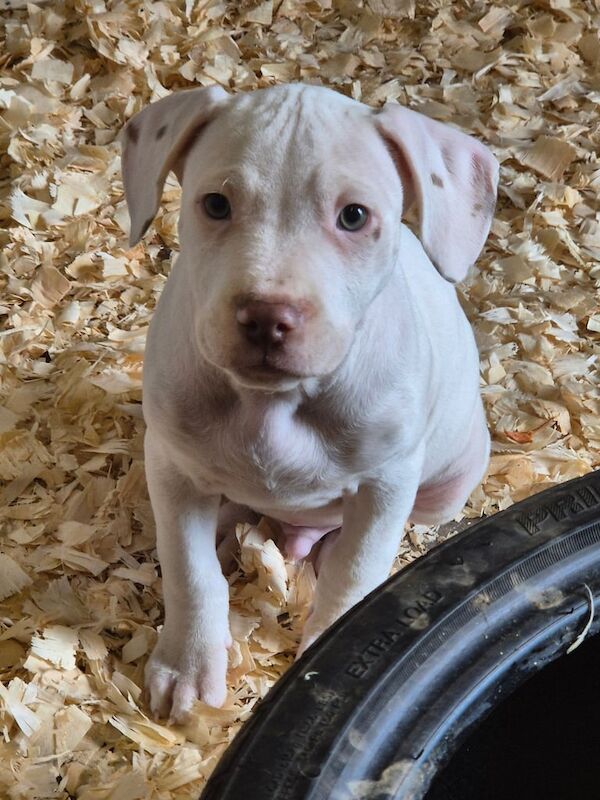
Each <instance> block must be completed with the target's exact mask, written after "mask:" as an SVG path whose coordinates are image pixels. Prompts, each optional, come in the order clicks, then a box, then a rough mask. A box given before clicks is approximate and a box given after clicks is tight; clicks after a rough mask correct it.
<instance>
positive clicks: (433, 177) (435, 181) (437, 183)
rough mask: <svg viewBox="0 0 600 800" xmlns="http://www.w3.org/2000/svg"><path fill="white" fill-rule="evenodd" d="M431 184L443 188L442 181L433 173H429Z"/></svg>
mask: <svg viewBox="0 0 600 800" xmlns="http://www.w3.org/2000/svg"><path fill="white" fill-rule="evenodd" d="M431 182H432V183H433V185H434V186H439V188H440V189H443V188H444V181H443V180H442V179H441V178H440V176H439V175H436V174H435V172H432V173H431Z"/></svg>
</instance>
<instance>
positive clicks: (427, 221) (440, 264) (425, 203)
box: [374, 103, 499, 282]
mask: <svg viewBox="0 0 600 800" xmlns="http://www.w3.org/2000/svg"><path fill="white" fill-rule="evenodd" d="M374 119H375V124H376V126H377V128H378V130H379V132H380V134H381V135H382V136H383V138H384V140H385V142H386V145H387V146H388V148H389V150H390V153H391V155H392V157H393V158H394V161H395V163H396V166H397V168H398V172H399V174H400V179H401V181H402V185H403V188H404V192H405V198H406V201H407V202H405V206H407V205H410V204H411V203H413V202H414V203H416V205H417V212H418V218H419V233H420V239H421V243H422V244H423V247H424V248H425V251H426V253H427V255H428V256H429V258H430V259H431V261H432V262H433V264H434V265H435V267H436V268H437V270H438V272H440V273H441V274H442V275H443V276H444V278H446V279H447V280H449V281H452V282H455V281H460V280H462V279H463V278H464V277H465V276H466V274H467V271H468V269H469V267H470V266H471V264H473V263H474V262H475V260H476V259H477V257H478V255H479V253H480V252H481V249H482V248H483V245H484V242H485V240H486V238H487V235H488V233H489V231H490V226H491V224H492V218H493V214H494V207H495V204H496V192H497V187H498V169H499V167H498V162H497V161H496V159H495V158H494V156H493V155H492V153H491V152H490V151H489V150H488V149H487V147H485V145H483V144H481V142H478V141H477V139H474V138H472V137H471V136H467V135H466V134H464V133H460V132H459V131H457V130H455V129H454V128H451V127H450V126H448V125H443V124H442V123H440V122H436V121H435V120H432V119H429V117H426V116H425V115H423V114H419V113H417V112H415V111H410V110H409V109H407V108H404V106H401V105H398V104H397V103H387V104H386V105H385V106H384V108H383V109H382V110H381V112H379V114H377V115H376V116H375V117H374ZM405 210H406V207H405Z"/></svg>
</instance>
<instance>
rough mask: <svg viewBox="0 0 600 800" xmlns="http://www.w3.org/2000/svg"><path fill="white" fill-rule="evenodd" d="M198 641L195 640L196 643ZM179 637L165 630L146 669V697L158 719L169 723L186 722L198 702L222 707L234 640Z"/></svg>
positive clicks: (225, 695)
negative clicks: (228, 658)
mask: <svg viewBox="0 0 600 800" xmlns="http://www.w3.org/2000/svg"><path fill="white" fill-rule="evenodd" d="M194 639H195V640H194ZM194 639H191V638H186V637H185V636H184V635H183V634H182V633H179V634H178V635H177V636H176V637H175V636H173V635H171V631H169V630H167V629H166V628H165V629H163V631H162V632H161V634H160V637H159V640H158V644H157V645H156V647H155V649H154V652H153V653H152V655H151V657H150V659H149V660H148V663H147V664H146V670H145V684H146V694H147V696H148V698H149V704H150V711H151V712H152V715H153V716H154V718H155V719H167V720H168V724H169V725H171V724H173V723H180V724H181V723H184V722H186V721H187V719H188V717H189V714H190V711H191V710H192V706H193V705H194V703H195V702H196V700H202V702H204V703H206V704H207V705H209V706H214V707H215V708H219V707H220V706H222V705H223V703H224V702H225V699H226V697H227V685H226V681H225V679H226V675H227V648H228V647H230V646H231V639H230V637H229V634H227V635H226V636H225V637H224V639H223V640H222V641H220V642H219V641H214V640H213V641H207V640H206V639H205V638H204V637H202V638H201V637H199V636H196V637H194Z"/></svg>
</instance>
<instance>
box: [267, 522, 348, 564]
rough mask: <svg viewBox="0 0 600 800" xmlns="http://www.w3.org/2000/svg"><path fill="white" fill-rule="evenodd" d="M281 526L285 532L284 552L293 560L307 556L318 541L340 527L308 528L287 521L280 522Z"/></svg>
mask: <svg viewBox="0 0 600 800" xmlns="http://www.w3.org/2000/svg"><path fill="white" fill-rule="evenodd" d="M279 526H280V527H281V532H282V533H283V551H284V554H285V556H286V557H287V558H289V559H290V560H292V561H299V560H300V559H301V558H306V556H307V555H308V554H309V553H310V551H311V550H312V549H313V547H314V545H315V544H316V543H317V542H318V541H320V540H321V539H322V538H323V537H324V536H325V535H326V534H328V533H330V531H334V530H335V529H336V528H338V527H339V525H331V526H327V527H324V528H308V527H305V526H303V525H290V524H289V523H287V522H280V523H279Z"/></svg>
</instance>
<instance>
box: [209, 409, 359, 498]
mask: <svg viewBox="0 0 600 800" xmlns="http://www.w3.org/2000/svg"><path fill="white" fill-rule="evenodd" d="M210 449H211V455H212V459H211V461H212V473H213V475H214V476H215V478H217V480H219V482H221V483H222V484H223V488H222V492H223V493H224V494H226V495H227V496H229V497H230V498H232V499H238V498H239V499H240V500H241V499H244V500H245V501H248V500H249V498H250V497H252V498H253V499H254V502H255V503H256V502H267V501H273V500H277V499H281V500H286V499H289V500H291V499H292V498H294V500H295V502H298V501H299V500H300V499H302V501H303V503H302V504H303V505H304V503H306V502H307V501H309V500H312V501H313V502H318V503H319V504H322V503H323V502H328V501H329V500H331V499H332V498H336V497H339V496H340V495H341V493H342V492H343V491H344V489H345V488H347V486H348V485H349V484H351V483H352V480H351V479H350V480H349V476H347V475H344V474H341V473H340V470H339V467H338V466H337V465H336V464H335V463H334V462H333V461H332V460H331V458H330V457H329V454H328V452H327V446H326V444H325V443H323V442H322V440H321V438H320V437H319V435H318V434H317V432H316V431H314V430H312V429H311V428H309V427H307V426H306V425H304V424H302V423H301V422H299V421H298V420H296V419H295V418H294V416H293V414H290V413H289V411H287V410H286V409H284V408H280V407H277V406H274V407H273V408H269V409H267V410H263V411H262V413H260V414H258V413H241V414H239V415H236V416H235V417H234V418H233V419H230V420H229V421H228V424H227V425H224V426H222V427H221V429H220V431H219V434H218V436H216V437H215V439H214V440H213V443H212V446H211V448H210Z"/></svg>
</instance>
